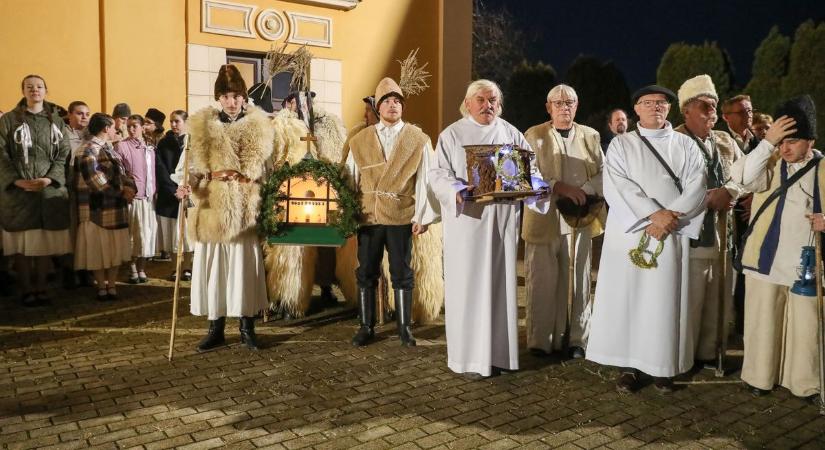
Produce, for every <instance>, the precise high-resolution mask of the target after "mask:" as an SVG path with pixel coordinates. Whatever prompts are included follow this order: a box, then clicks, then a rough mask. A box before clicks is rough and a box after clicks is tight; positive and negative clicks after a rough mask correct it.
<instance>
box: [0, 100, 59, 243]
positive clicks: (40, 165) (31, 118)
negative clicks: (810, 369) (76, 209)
mask: <svg viewBox="0 0 825 450" xmlns="http://www.w3.org/2000/svg"><path fill="white" fill-rule="evenodd" d="M24 122H25V123H26V124H28V126H29V129H30V130H31V138H32V147H31V148H30V149H29V159H28V164H26V162H25V157H24V152H23V147H22V146H21V145H19V144H17V143H15V139H14V132H15V130H16V129H17V128H18V127H20V126H21V125H22V124H23V123H24ZM52 124H54V125H56V126H57V128H58V129H59V130H61V132H62V134H63V137H62V138H61V139H59V140H58V141H57V143H52V139H53V137H56V136H53V133H52ZM69 152H70V145H69V136H68V133H67V131H66V128H65V125H64V123H63V121H62V120H61V119H60V117H59V116H58V115H57V112H56V110H55V109H54V106H53V105H51V104H46V106H45V108H44V109H43V111H41V112H39V113H37V114H32V113H30V112H28V111H26V104H25V102H21V103H20V104H18V106H17V108H15V109H14V110H12V111H10V112H9V113H7V114H5V115H3V117H0V226H2V228H4V229H5V230H6V231H11V232H17V231H26V230H38V229H42V230H66V229H68V228H69V193H68V190H67V189H66V170H65V166H66V160H67V159H68V156H69ZM36 178H49V179H51V180H52V182H51V184H49V185H48V186H46V187H45V188H44V189H43V190H41V191H40V192H27V191H24V190H23V189H20V188H19V187H17V186H16V185H15V184H14V182H15V181H16V180H20V179H26V180H32V179H36Z"/></svg>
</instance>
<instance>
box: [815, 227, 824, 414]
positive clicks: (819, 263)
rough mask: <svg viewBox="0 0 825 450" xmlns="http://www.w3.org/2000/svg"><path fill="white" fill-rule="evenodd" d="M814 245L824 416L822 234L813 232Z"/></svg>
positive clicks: (820, 387) (820, 410)
mask: <svg viewBox="0 0 825 450" xmlns="http://www.w3.org/2000/svg"><path fill="white" fill-rule="evenodd" d="M814 235H815V236H814V242H815V245H816V250H815V256H814V261H815V263H816V271H815V274H816V318H817V324H818V325H819V326H818V327H817V328H818V330H817V331H818V333H817V334H818V338H819V339H818V341H819V413H820V414H822V415H825V311H823V306H825V305H823V300H822V233H819V232H814Z"/></svg>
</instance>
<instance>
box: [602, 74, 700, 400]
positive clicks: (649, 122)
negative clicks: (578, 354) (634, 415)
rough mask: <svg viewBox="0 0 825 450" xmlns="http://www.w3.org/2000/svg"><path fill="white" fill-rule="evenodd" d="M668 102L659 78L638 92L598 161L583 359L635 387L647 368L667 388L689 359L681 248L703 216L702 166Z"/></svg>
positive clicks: (627, 388)
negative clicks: (598, 221)
mask: <svg viewBox="0 0 825 450" xmlns="http://www.w3.org/2000/svg"><path fill="white" fill-rule="evenodd" d="M675 101H676V95H675V94H674V93H673V92H671V91H670V90H668V89H666V88H663V87H660V86H655V85H654V86H648V87H645V88H642V89H640V90H638V91H636V93H634V94H633V103H634V110H635V111H636V114H638V116H639V122H638V127H637V129H636V130H634V131H633V132H630V133H625V134H621V135H618V136H616V137H615V138H613V140H612V141H611V142H610V146H609V148H608V151H607V155H606V158H605V164H604V168H603V171H604V178H603V183H604V186H603V189H604V196H605V199H606V200H607V202H608V204H609V205H610V210H609V212H608V217H607V227H606V230H605V239H604V247H603V250H602V259H601V264H600V265H599V267H600V272H599V281H598V284H597V285H596V296H595V299H594V301H593V316H592V318H591V324H592V325H591V332H590V339H589V341H588V345H587V356H586V357H587V359H589V360H591V361H595V362H597V363H601V364H606V365H611V366H618V367H621V368H622V371H621V375H620V376H619V379H618V381H617V384H616V388H617V389H618V390H619V391H620V392H632V391H634V390H636V389H637V388H638V386H639V384H638V381H639V376H640V372H644V373H647V374H649V375H652V376H653V377H654V385H655V387H656V389H657V390H658V391H659V392H660V393H663V394H665V393H669V392H671V391H672V389H673V387H672V377H673V376H675V375H678V374H680V373H683V372H687V371H688V370H690V368H691V367H692V366H693V346H692V345H688V342H689V339H688V338H689V336H690V326H689V325H690V324H689V321H688V320H686V317H687V314H688V310H689V304H688V276H687V271H688V262H689V261H688V255H689V253H688V250H689V248H690V239H691V238H693V239H695V238H697V237H698V236H699V231H700V230H701V226H702V219H703V217H704V199H705V176H704V175H705V171H704V167H705V166H704V159H703V158H702V154H701V152H700V150H699V148H698V147H697V145H696V143H695V142H694V141H693V140H692V139H691V138H690V137H688V136H686V135H684V134H681V133H677V132H675V131H674V130H673V128H672V127H671V125H670V123H669V122H668V121H667V113H668V111H669V110H670V105H671V103H674V102H675Z"/></svg>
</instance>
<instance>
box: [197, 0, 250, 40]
mask: <svg viewBox="0 0 825 450" xmlns="http://www.w3.org/2000/svg"><path fill="white" fill-rule="evenodd" d="M218 9H224V10H228V11H233V12H241V13H243V15H244V19H243V24H242V26H241V27H238V28H228V27H226V26H223V25H216V24H214V23H213V22H212V11H214V10H218ZM256 9H258V7H257V6H254V5H243V4H240V3H232V2H227V1H223V0H203V3H202V8H201V31H202V32H204V33H214V34H223V35H227V36H237V37H244V38H252V39H255V33H254V32H253V31H252V13H254V12H255V10H256Z"/></svg>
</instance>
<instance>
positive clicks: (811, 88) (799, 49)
mask: <svg viewBox="0 0 825 450" xmlns="http://www.w3.org/2000/svg"><path fill="white" fill-rule="evenodd" d="M782 94H783V97H784V98H790V97H795V96H797V95H801V94H810V95H811V97H813V99H814V102H815V103H816V110H817V123H818V125H819V126H818V127H817V131H818V134H819V136H825V131H823V129H825V23H820V24H819V25H815V24H814V23H813V22H812V21H808V22H805V23H803V24H802V25H800V26H799V28H797V30H796V35H795V36H794V41H793V45H792V46H791V53H790V58H789V60H788V75H787V76H786V77H785V78H784V79H783V80H782Z"/></svg>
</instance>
